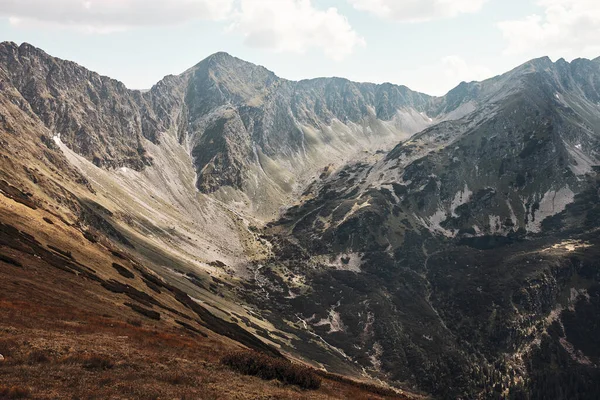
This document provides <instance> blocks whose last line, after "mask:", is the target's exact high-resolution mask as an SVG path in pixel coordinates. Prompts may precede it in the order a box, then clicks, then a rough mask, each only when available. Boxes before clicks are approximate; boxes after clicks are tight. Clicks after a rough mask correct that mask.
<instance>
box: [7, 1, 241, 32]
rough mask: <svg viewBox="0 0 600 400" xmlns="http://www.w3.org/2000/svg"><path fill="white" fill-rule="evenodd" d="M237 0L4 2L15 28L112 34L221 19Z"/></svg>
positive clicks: (227, 13)
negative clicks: (58, 29)
mask: <svg viewBox="0 0 600 400" xmlns="http://www.w3.org/2000/svg"><path fill="white" fill-rule="evenodd" d="M232 5H233V0H168V1H166V0H52V1H49V0H0V15H2V16H4V17H8V18H9V22H10V23H11V24H12V25H17V26H19V25H21V26H43V27H44V26H45V27H49V26H54V27H62V28H74V29H77V30H83V31H87V32H97V33H109V32H114V31H122V30H127V29H131V28H134V27H141V26H162V25H173V24H179V23H183V22H187V21H191V20H197V19H203V20H219V19H223V18H225V17H227V15H229V13H230V11H231V8H232Z"/></svg>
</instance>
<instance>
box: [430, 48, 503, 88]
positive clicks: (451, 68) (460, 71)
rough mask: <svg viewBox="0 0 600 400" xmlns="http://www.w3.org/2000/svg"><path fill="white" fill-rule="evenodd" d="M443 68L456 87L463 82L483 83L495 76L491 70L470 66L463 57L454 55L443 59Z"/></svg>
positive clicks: (481, 66)
mask: <svg viewBox="0 0 600 400" xmlns="http://www.w3.org/2000/svg"><path fill="white" fill-rule="evenodd" d="M441 67H442V70H443V71H444V74H445V75H446V77H447V78H448V82H451V83H452V84H454V85H456V84H458V83H459V82H462V81H465V82H471V81H481V80H484V79H487V78H490V77H491V76H492V75H493V74H492V71H491V70H490V69H489V68H487V67H485V66H483V65H477V64H469V63H467V62H466V61H465V60H464V59H462V58H461V57H459V56H454V55H453V56H447V57H444V58H442V66H441Z"/></svg>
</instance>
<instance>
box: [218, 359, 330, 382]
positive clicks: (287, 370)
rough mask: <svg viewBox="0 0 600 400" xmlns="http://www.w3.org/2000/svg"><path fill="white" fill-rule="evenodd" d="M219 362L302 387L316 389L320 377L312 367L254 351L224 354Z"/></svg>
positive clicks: (264, 377) (252, 373)
mask: <svg viewBox="0 0 600 400" xmlns="http://www.w3.org/2000/svg"><path fill="white" fill-rule="evenodd" d="M221 363H222V364H224V365H226V366H228V367H229V368H231V369H232V370H234V371H237V372H239V373H242V374H245V375H252V376H258V377H259V378H261V379H264V380H274V379H276V380H278V381H280V382H283V383H284V384H287V385H297V386H299V387H300V388H302V389H309V390H316V389H319V388H320V387H321V379H320V378H319V377H318V376H317V375H316V374H315V372H314V370H313V369H312V368H308V367H305V366H302V365H298V364H293V363H291V362H289V361H288V360H285V359H280V358H273V357H269V356H267V355H265V354H261V353H257V352H255V351H236V352H231V353H228V354H226V355H225V356H224V357H223V358H222V359H221Z"/></svg>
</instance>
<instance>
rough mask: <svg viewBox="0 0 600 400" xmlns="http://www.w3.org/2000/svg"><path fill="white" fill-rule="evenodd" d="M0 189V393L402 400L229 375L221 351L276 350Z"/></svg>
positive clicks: (332, 384) (337, 384) (343, 384)
mask: <svg viewBox="0 0 600 400" xmlns="http://www.w3.org/2000/svg"><path fill="white" fill-rule="evenodd" d="M11 191H12V193H13V195H12V196H11V195H10V194H9V193H8V192H11ZM0 193H1V194H0V223H1V225H0V310H1V312H0V354H2V355H3V356H4V357H5V360H4V361H3V362H1V363H0V397H3V396H4V397H6V398H11V397H12V398H19V397H28V398H98V399H107V398H145V399H146V398H147V399H150V398H169V399H172V398H194V399H195V398H203V399H204V398H206V399H212V398H214V399H229V398H240V399H244V398H248V399H256V398H281V399H284V398H289V399H298V398H306V399H313V398H314V399H325V398H353V399H360V398H364V399H367V398H369V399H377V398H388V397H397V398H407V397H405V396H402V395H398V396H392V395H393V393H392V392H389V391H386V390H382V389H379V390H377V388H375V387H373V388H371V387H368V386H365V385H360V384H357V383H353V382H352V381H348V380H345V379H339V378H337V377H334V376H328V375H322V374H321V375H320V376H321V378H322V383H321V386H320V388H319V389H318V390H302V389H300V388H298V387H297V386H293V385H284V384H283V383H281V382H280V381H278V380H273V381H264V380H261V379H260V378H257V377H251V376H246V375H242V374H239V373H236V372H233V371H232V370H230V369H228V368H227V367H226V366H224V365H222V364H221V363H220V360H221V358H222V357H223V356H224V355H225V354H227V353H229V352H231V351H238V350H241V349H242V348H244V347H254V348H255V349H256V350H258V351H261V352H263V353H269V352H270V353H272V354H275V353H276V352H277V350H275V349H271V348H269V347H268V346H267V345H264V344H262V342H258V341H255V340H256V339H254V338H253V337H245V336H244V334H243V332H241V331H238V330H236V328H234V327H231V326H227V325H226V324H225V323H223V322H222V321H221V322H219V321H220V320H218V319H217V318H215V317H212V318H211V316H210V313H207V312H206V310H205V309H204V311H203V309H202V307H200V308H199V309H196V308H195V307H193V306H190V305H188V304H187V302H188V301H187V300H184V299H183V297H184V296H185V297H187V295H185V294H184V293H183V292H181V291H179V290H178V289H177V288H174V287H172V286H170V285H169V284H167V283H166V282H164V281H163V280H162V279H160V278H158V277H156V276H155V275H153V274H152V273H151V272H149V270H146V269H145V267H144V266H142V265H141V264H139V263H138V262H136V261H135V260H132V259H130V257H129V256H127V255H124V254H121V253H119V252H118V251H116V250H115V249H114V248H112V247H111V246H112V245H111V244H110V242H109V241H107V240H105V239H102V237H99V239H100V240H99V241H97V242H96V241H95V240H91V241H90V240H88V239H86V238H85V237H84V236H83V234H82V233H81V232H80V231H79V230H78V229H76V228H74V227H72V226H69V225H68V224H66V223H65V222H63V221H62V220H61V218H57V217H56V216H55V215H53V214H51V213H49V212H48V211H46V210H44V209H42V208H39V207H36V206H35V205H33V204H28V205H26V204H23V203H27V202H26V201H20V200H23V199H24V198H26V197H27V196H25V195H23V194H21V198H20V197H19V192H18V190H13V189H11V187H10V186H8V187H7V186H4V188H3V189H2V190H0ZM9 197H13V198H15V199H16V200H17V201H15V200H13V199H11V198H9ZM32 206H33V207H36V209H32V208H31V207H32ZM187 299H189V297H187ZM192 303H193V302H192ZM214 331H218V332H220V333H222V334H217V333H215V332H214ZM227 336H229V337H232V338H235V339H239V341H242V342H245V343H246V346H242V345H241V344H239V342H236V341H234V340H233V339H230V338H228V337H227ZM375 392H379V394H377V393H375Z"/></svg>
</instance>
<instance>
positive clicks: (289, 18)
mask: <svg viewBox="0 0 600 400" xmlns="http://www.w3.org/2000/svg"><path fill="white" fill-rule="evenodd" d="M230 29H231V30H232V31H234V32H238V33H241V34H242V35H243V36H244V38H245V43H246V44H247V45H248V46H251V47H258V48H266V49H272V50H275V51H279V52H292V53H298V54H302V53H305V52H306V51H307V50H308V49H310V48H317V49H320V50H321V51H323V52H324V53H325V55H326V56H328V57H330V58H332V59H334V60H342V59H343V58H345V57H347V56H348V55H350V54H351V53H352V52H353V51H354V49H355V48H357V47H359V46H363V45H364V44H365V41H364V39H363V38H362V37H360V36H359V35H358V34H357V33H356V31H354V29H352V27H351V26H350V23H349V22H348V20H347V19H346V17H344V16H343V15H341V14H340V13H339V12H338V10H337V9H335V8H328V9H326V10H319V9H316V8H315V7H313V5H312V4H311V2H310V0H241V1H240V8H239V9H238V10H237V11H236V12H235V14H234V16H233V23H232V25H231V27H230Z"/></svg>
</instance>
